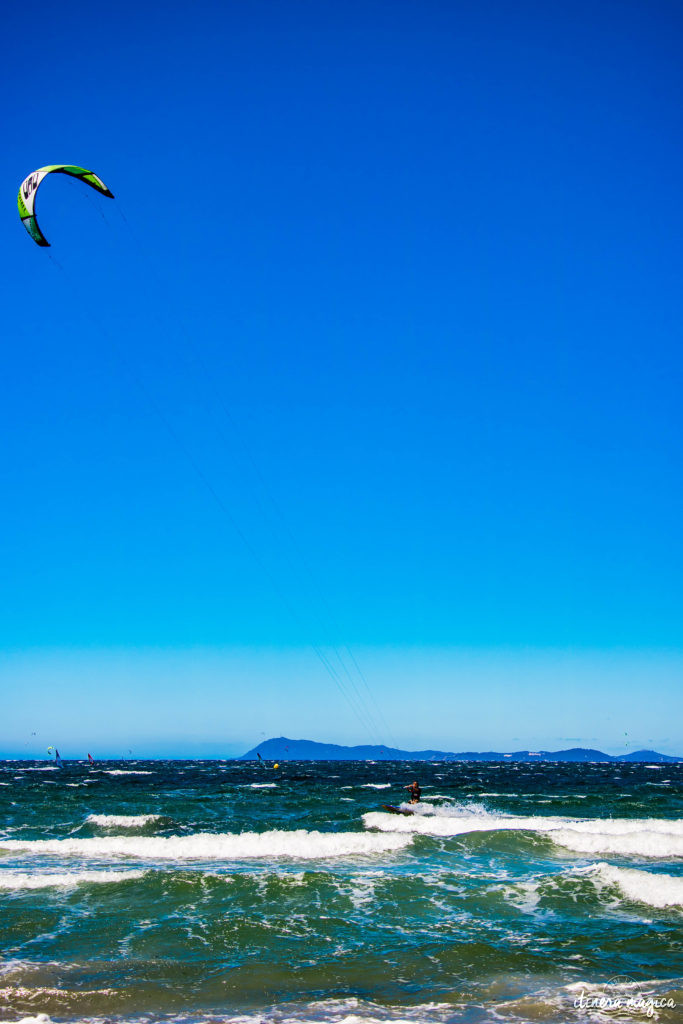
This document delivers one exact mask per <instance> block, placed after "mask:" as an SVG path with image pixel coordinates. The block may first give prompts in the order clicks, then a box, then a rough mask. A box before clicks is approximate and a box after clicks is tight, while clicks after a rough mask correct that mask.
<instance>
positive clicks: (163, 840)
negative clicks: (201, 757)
mask: <svg viewBox="0 0 683 1024" xmlns="http://www.w3.org/2000/svg"><path fill="white" fill-rule="evenodd" d="M411 840H412V837H411V836H399V835H384V836H380V835H377V834H376V833H371V832H308V831H306V830H305V829H297V830H296V831H292V832H286V831H283V830H278V829H276V830H273V831H270V832H240V833H229V832H228V833H219V834H214V833H208V832H200V833H195V834H194V835H189V836H166V837H159V836H109V837H106V838H104V837H103V838H94V839H34V840H23V839H5V840H0V850H6V851H8V852H11V853H19V852H20V853H28V854H34V855H36V856H41V855H45V854H47V855H58V856H72V857H83V858H86V859H98V860H102V859H107V858H111V857H114V858H118V857H131V858H135V859H144V860H166V861H169V860H171V861H186V860H187V861H191V860H195V861H207V860H208V861H218V860H251V859H259V858H265V857H291V858H293V859H295V860H319V859H325V858H328V857H349V856H367V855H372V854H376V853H387V852H392V851H395V850H402V849H404V847H406V846H408V845H409V844H410V842H411Z"/></svg>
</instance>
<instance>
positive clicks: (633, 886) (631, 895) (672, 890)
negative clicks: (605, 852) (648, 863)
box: [579, 861, 683, 907]
mask: <svg viewBox="0 0 683 1024" xmlns="http://www.w3.org/2000/svg"><path fill="white" fill-rule="evenodd" d="M579 871H581V872H583V873H585V874H586V875H587V876H588V877H589V878H591V879H592V880H593V881H595V882H596V883H597V884H598V886H602V885H612V886H616V887H617V888H618V889H619V890H621V892H622V893H623V895H624V896H626V897H627V899H629V900H634V901H636V902H637V903H647V904H649V905H650V906H651V907H677V906H681V907H683V878H676V877H675V876H674V875H665V874H654V873H653V872H652V871H639V870H637V869H636V868H618V867H616V866H615V865H614V864H606V863H604V861H603V862H601V863H599V864H592V865H591V867H590V868H588V869H586V868H580V869H579Z"/></svg>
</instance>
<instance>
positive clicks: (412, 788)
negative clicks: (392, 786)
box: [403, 779, 422, 804]
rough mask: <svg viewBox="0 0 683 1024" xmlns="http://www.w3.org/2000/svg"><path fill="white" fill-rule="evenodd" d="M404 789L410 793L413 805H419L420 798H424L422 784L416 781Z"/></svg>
mask: <svg viewBox="0 0 683 1024" xmlns="http://www.w3.org/2000/svg"><path fill="white" fill-rule="evenodd" d="M403 788H404V789H407V790H408V791H409V793H410V802H411V804H419V802H420V797H421V796H422V790H421V789H420V783H419V782H418V781H417V779H415V781H414V782H411V784H410V785H409V786H404V787H403Z"/></svg>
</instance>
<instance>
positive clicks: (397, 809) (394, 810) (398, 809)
mask: <svg viewBox="0 0 683 1024" xmlns="http://www.w3.org/2000/svg"><path fill="white" fill-rule="evenodd" d="M382 807H383V808H384V810H385V811H389V813H390V814H407V815H411V814H415V811H408V810H404V809H403V808H402V807H394V805H393V804H382Z"/></svg>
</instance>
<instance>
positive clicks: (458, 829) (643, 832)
mask: <svg viewBox="0 0 683 1024" xmlns="http://www.w3.org/2000/svg"><path fill="white" fill-rule="evenodd" d="M363 821H364V823H365V825H366V827H367V828H371V829H378V830H379V831H381V832H388V833H394V834H399V835H426V836H435V837H442V838H447V837H450V836H460V835H467V834H469V833H472V832H501V831H515V832H521V831H528V832H542V833H548V835H549V838H550V839H551V840H552V841H553V842H554V843H556V844H557V845H558V846H562V847H563V848H564V849H568V850H572V851H574V852H575V853H588V854H596V853H597V854H605V853H607V854H617V855H619V854H621V855H624V856H638V857H659V858H669V857H683V821H681V820H671V821H670V820H667V819H662V818H641V819H631V818H591V819H581V818H561V817H543V816H540V815H539V816H528V817H523V816H519V815H504V814H496V813H491V812H488V811H486V810H485V809H483V808H481V807H478V806H477V807H475V808H473V809H471V810H470V809H468V806H467V805H460V806H457V807H449V808H443V809H437V808H429V805H426V806H423V807H422V808H421V809H420V811H419V812H418V813H414V814H412V815H400V816H399V815H394V814H389V813H385V812H382V811H370V812H368V813H367V814H364V815H363Z"/></svg>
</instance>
